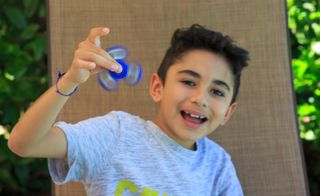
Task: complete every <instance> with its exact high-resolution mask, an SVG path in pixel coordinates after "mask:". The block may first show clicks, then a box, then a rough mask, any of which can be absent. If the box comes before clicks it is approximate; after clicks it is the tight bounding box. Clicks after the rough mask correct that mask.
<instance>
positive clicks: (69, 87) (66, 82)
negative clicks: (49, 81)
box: [56, 72, 78, 96]
mask: <svg viewBox="0 0 320 196" xmlns="http://www.w3.org/2000/svg"><path fill="white" fill-rule="evenodd" d="M77 90H78V84H76V83H74V82H72V81H71V80H70V79H69V78H68V77H67V74H65V73H62V72H58V75H57V80H56V92H57V93H58V94H60V95H62V96H71V95H73V94H74V93H75V92H76V91H77Z"/></svg>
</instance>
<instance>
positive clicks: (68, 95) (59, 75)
mask: <svg viewBox="0 0 320 196" xmlns="http://www.w3.org/2000/svg"><path fill="white" fill-rule="evenodd" d="M64 74H65V73H64V72H63V73H61V72H60V71H59V72H58V77H57V81H56V92H57V93H58V94H59V95H62V96H66V97H70V96H71V95H73V93H75V92H76V91H77V90H78V87H76V88H75V89H74V90H73V91H72V92H71V93H69V94H64V93H62V92H60V91H59V89H58V82H59V80H60V78H61V77H62V76H63V75H64Z"/></svg>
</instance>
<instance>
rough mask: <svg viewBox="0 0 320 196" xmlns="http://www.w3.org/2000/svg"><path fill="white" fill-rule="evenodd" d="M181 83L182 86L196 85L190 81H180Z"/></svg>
mask: <svg viewBox="0 0 320 196" xmlns="http://www.w3.org/2000/svg"><path fill="white" fill-rule="evenodd" d="M181 83H183V84H184V85H187V86H195V85H196V83H195V82H193V81H192V80H182V81H181Z"/></svg>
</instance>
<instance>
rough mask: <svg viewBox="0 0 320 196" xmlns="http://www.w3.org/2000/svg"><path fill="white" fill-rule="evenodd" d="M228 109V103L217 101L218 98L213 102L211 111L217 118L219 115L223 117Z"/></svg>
mask: <svg viewBox="0 0 320 196" xmlns="http://www.w3.org/2000/svg"><path fill="white" fill-rule="evenodd" d="M227 111H228V106H227V104H225V103H223V102H220V101H217V100H215V101H213V102H212V103H211V113H212V115H213V116H215V117H216V118H217V117H219V118H223V117H224V116H225V114H226V112H227Z"/></svg>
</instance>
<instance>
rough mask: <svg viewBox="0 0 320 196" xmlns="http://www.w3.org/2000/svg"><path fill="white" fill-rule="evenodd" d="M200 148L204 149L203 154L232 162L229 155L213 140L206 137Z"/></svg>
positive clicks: (200, 143)
mask: <svg viewBox="0 0 320 196" xmlns="http://www.w3.org/2000/svg"><path fill="white" fill-rule="evenodd" d="M199 147H200V148H202V149H201V150H202V152H203V153H205V154H206V155H208V156H214V157H215V159H216V158H219V159H225V160H230V155H229V153H228V152H227V151H226V150H225V149H224V148H223V147H222V146H221V145H219V144H218V143H216V142H214V141H213V140H211V139H209V138H207V137H204V138H203V139H202V140H201V141H200V142H199Z"/></svg>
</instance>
